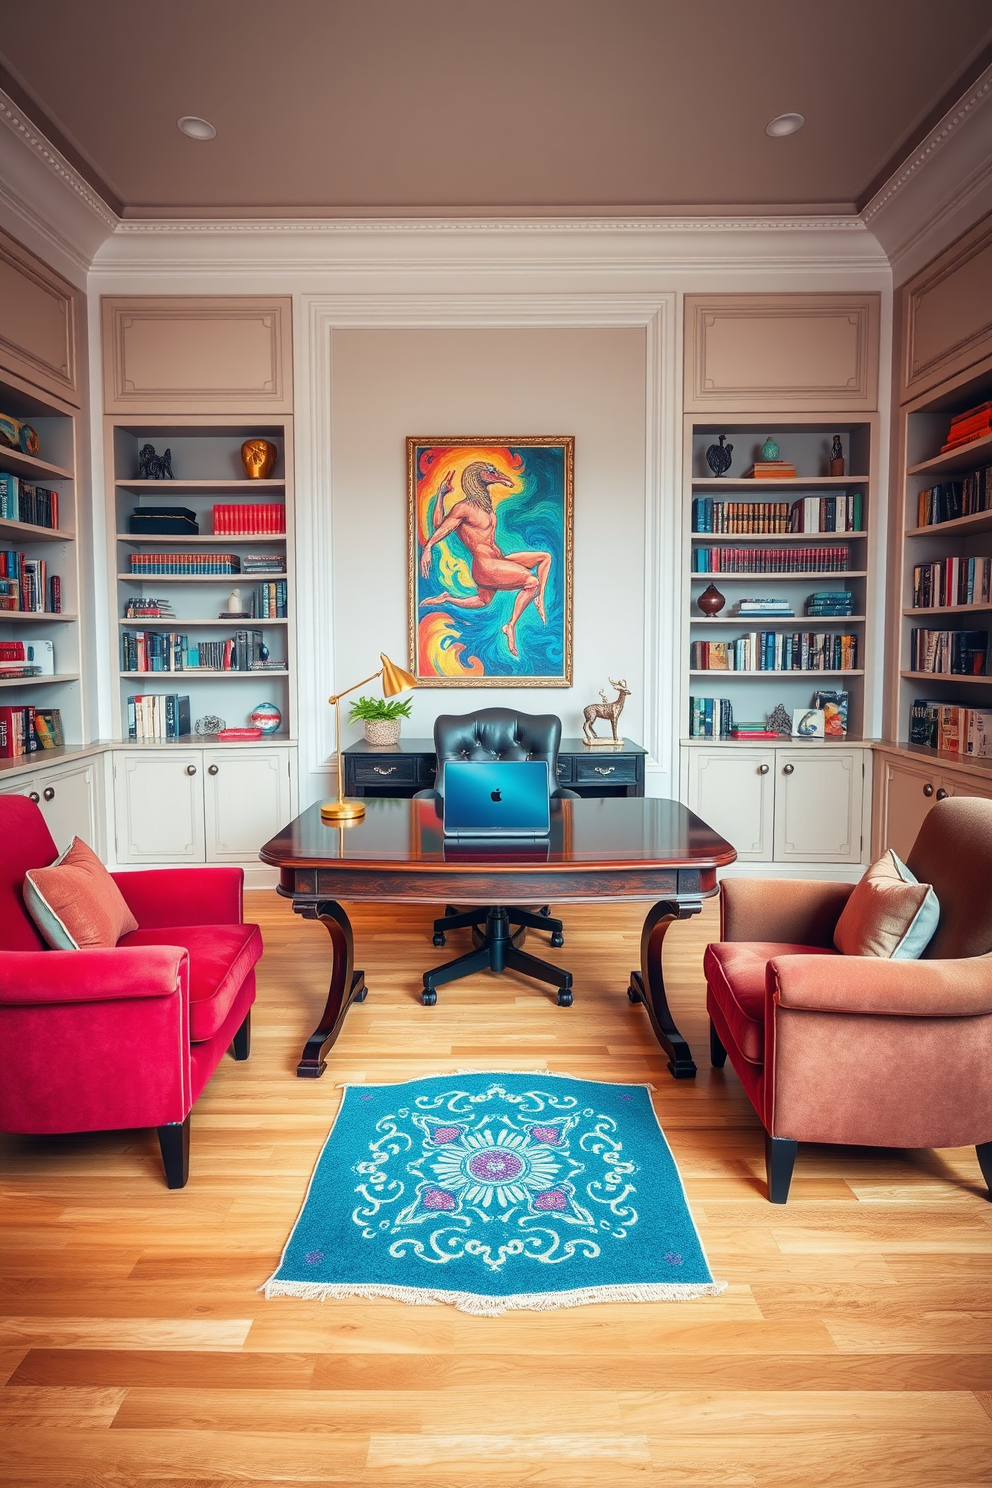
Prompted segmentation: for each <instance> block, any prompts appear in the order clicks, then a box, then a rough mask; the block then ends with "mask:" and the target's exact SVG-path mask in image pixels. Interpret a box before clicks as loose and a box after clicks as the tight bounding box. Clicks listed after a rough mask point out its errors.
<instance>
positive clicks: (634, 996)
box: [627, 987, 641, 1007]
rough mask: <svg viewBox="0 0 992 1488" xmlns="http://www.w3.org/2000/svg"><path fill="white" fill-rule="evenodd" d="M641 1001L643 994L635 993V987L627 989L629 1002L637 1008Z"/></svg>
mask: <svg viewBox="0 0 992 1488" xmlns="http://www.w3.org/2000/svg"><path fill="white" fill-rule="evenodd" d="M640 1000H641V994H640V993H639V992H635V991H634V988H633V987H628V988H627V1001H628V1002H632V1003H633V1004H634V1006H635V1007H636V1006H637V1004H638V1003H639V1002H640Z"/></svg>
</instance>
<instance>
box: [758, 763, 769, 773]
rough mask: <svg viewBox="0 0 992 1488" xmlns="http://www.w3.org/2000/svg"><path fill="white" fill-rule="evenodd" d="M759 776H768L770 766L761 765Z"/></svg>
mask: <svg viewBox="0 0 992 1488" xmlns="http://www.w3.org/2000/svg"><path fill="white" fill-rule="evenodd" d="M758 774H759V775H767V774H768V766H767V765H759V766H758Z"/></svg>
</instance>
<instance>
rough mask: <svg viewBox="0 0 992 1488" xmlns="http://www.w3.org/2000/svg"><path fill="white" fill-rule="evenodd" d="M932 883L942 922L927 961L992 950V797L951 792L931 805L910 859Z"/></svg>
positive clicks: (911, 867) (914, 870)
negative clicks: (953, 794) (989, 799)
mask: <svg viewBox="0 0 992 1488" xmlns="http://www.w3.org/2000/svg"><path fill="white" fill-rule="evenodd" d="M906 866H907V868H909V870H910V872H912V873H915V875H916V877H917V878H918V879H919V880H920V882H921V883H930V884H933V891H934V893H935V894H936V895H937V902H938V903H939V904H940V923H939V924H938V926H937V933H936V934H935V935H934V938H933V940H932V941H931V942H930V944H929V945H928V946H927V948H926V950H925V951H924V952H923V956H924V958H925V959H926V960H928V961H930V960H938V961H939V960H944V959H955V958H957V957H959V956H987V955H989V954H990V953H992V801H986V800H983V799H981V798H980V797H978V796H948V797H947V799H946V800H944V801H938V802H937V804H936V806H933V807H931V809H930V810H929V811H928V812H927V815H926V817H925V818H924V821H923V825H922V826H921V827H920V830H919V834H918V836H917V838H916V841H915V842H914V843H913V850H912V852H911V853H910V855H909V858H908V859H907V862H906Z"/></svg>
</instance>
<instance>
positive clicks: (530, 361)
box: [315, 329, 646, 742]
mask: <svg viewBox="0 0 992 1488" xmlns="http://www.w3.org/2000/svg"><path fill="white" fill-rule="evenodd" d="M330 355H331V379H330V382H331V408H330V410H329V417H330V421H331V428H330V434H331V448H332V451H333V455H332V489H331V492H330V493H325V496H324V499H330V501H331V503H332V513H331V540H332V547H333V559H332V574H333V582H332V584H331V586H330V588H331V593H330V596H328V598H327V601H326V602H327V603H328V604H333V634H334V646H335V654H334V676H335V685H336V686H340V685H347V684H348V683H350V682H351V681H352V680H354V679H356V678H359V677H362V676H363V675H366V674H367V673H369V672H371V671H372V670H373V669H374V667H375V666H377V665H378V652H379V651H380V650H384V651H385V652H386V653H387V654H388V655H389V656H391V657H392V658H393V659H394V660H397V661H404V660H405V658H406V657H407V654H408V643H407V592H406V582H405V575H406V573H407V569H408V560H407V525H406V444H405V441H406V436H407V435H408V434H413V435H439V434H492V435H502V434H507V435H508V434H573V435H574V436H575V569H574V627H575V629H574V656H573V676H574V686H573V687H572V688H550V689H546V690H545V689H535V688H526V689H525V688H518V689H512V688H507V689H506V690H504V689H502V688H475V689H469V688H437V689H429V690H427V689H424V690H420V691H418V692H417V693H414V694H413V715H412V718H411V720H410V722H409V723H408V724H405V725H404V728H405V731H406V733H407V734H408V735H410V736H411V737H413V736H428V737H429V736H430V733H431V730H432V727H433V722H434V718H435V716H436V715H437V714H438V713H444V712H463V711H465V712H467V711H469V710H470V709H472V708H476V707H494V706H516V707H521V708H524V709H526V710H527V711H531V712H543V711H549V712H556V713H558V714H559V715H560V717H561V718H562V722H563V725H564V731H565V734H566V735H570V734H576V733H577V732H578V731H579V726H580V723H581V717H582V707H583V705H584V704H585V703H587V702H589V701H591V700H593V699H595V698H596V697H597V695H598V691H599V689H600V688H601V687H605V686H606V679H607V676H608V675H612V676H614V677H617V676H624V677H626V678H627V680H628V682H629V683H630V685H631V686H632V687H633V688H634V696H633V697H631V698H630V699H629V700H628V702H627V706H626V710H625V712H624V716H623V724H624V728H625V732H626V733H627V734H628V735H629V736H631V737H633V738H634V739H638V740H640V739H641V738H642V735H643V727H642V718H643V713H642V698H641V696H640V693H641V691H642V688H641V685H640V684H641V673H642V657H643V637H644V511H645V500H644V498H645V451H644V410H645V399H646V385H645V334H644V332H643V331H642V330H638V329H619V330H605V329H604V330H553V329H541V330H492V329H477V330H476V329H466V330H413V329H411V330H338V331H335V332H334V333H333V335H332V337H331V353H330ZM315 416H317V417H319V416H320V415H319V413H318V412H317V411H316V410H315ZM318 499H319V498H318ZM400 576H404V577H403V578H400ZM318 623H319V622H318ZM368 690H369V691H372V690H373V689H368ZM359 736H360V726H349V728H348V731H347V732H346V735H345V739H346V742H350V741H351V739H354V738H358V737H359Z"/></svg>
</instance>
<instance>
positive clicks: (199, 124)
mask: <svg viewBox="0 0 992 1488" xmlns="http://www.w3.org/2000/svg"><path fill="white" fill-rule="evenodd" d="M790 117H793V116H791V115H790ZM794 117H796V118H798V117H799V116H798V114H797V115H795V116H794ZM776 122H777V121H776ZM176 123H177V124H178V125H179V128H180V129H181V130H182V132H183V134H188V135H189V137H190V139H196V140H211V139H213V138H214V136H215V135H216V133H217V131H216V129H215V128H214V126H213V125H212V124H211V123H210V122H209V120H207V119H198V118H197V117H196V115H195V114H184V115H183V117H182V118H181V119H177V120H176ZM768 127H769V129H770V128H771V125H769V126H768Z"/></svg>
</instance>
